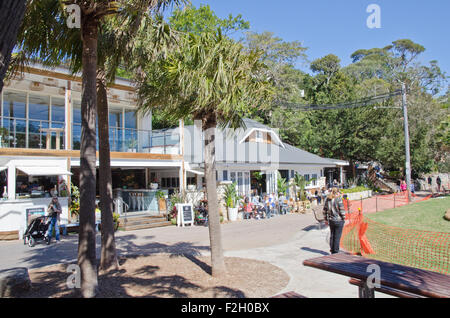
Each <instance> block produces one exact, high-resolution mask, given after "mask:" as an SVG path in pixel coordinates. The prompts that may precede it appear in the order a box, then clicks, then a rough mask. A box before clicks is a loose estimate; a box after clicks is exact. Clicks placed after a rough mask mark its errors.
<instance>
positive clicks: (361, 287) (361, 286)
mask: <svg viewBox="0 0 450 318" xmlns="http://www.w3.org/2000/svg"><path fill="white" fill-rule="evenodd" d="M348 282H349V283H350V284H351V285H354V286H358V288H359V297H360V298H363V297H362V296H363V295H362V293H363V292H364V291H363V290H364V287H365V286H364V285H365V283H364V282H363V281H362V280H359V279H356V278H350V280H349V281H348ZM374 291H376V292H380V293H383V294H387V295H391V296H395V297H398V298H425V297H423V296H419V295H416V294H412V293H408V292H404V291H401V290H397V289H394V288H391V287H386V286H380V287H375V288H374Z"/></svg>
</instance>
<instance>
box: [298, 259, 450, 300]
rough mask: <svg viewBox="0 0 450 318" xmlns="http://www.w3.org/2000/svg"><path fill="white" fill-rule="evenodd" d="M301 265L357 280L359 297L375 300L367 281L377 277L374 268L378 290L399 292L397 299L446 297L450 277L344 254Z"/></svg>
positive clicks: (309, 261)
mask: <svg viewBox="0 0 450 318" xmlns="http://www.w3.org/2000/svg"><path fill="white" fill-rule="evenodd" d="M303 265H305V266H309V267H314V268H318V269H321V270H325V271H328V272H332V273H336V274H340V275H344V276H347V277H350V278H353V279H356V280H358V281H360V282H361V283H359V282H358V284H359V285H358V288H359V296H360V297H361V298H373V297H375V296H374V295H375V293H374V292H375V290H376V289H375V288H374V286H369V284H368V280H370V279H373V278H374V277H373V276H372V275H375V274H377V273H376V272H374V271H373V269H374V268H377V269H378V274H379V275H378V279H379V281H378V282H379V285H378V286H377V288H378V289H380V291H383V292H386V291H389V292H391V293H394V292H395V293H400V292H401V294H398V296H402V297H404V296H407V295H408V294H409V295H408V296H412V297H430V298H450V276H449V275H445V274H440V273H436V272H431V271H427V270H423V269H418V268H414V267H409V266H404V265H398V264H393V263H388V262H382V261H378V260H373V259H368V258H364V257H361V256H355V255H349V254H345V253H338V254H333V255H327V256H323V257H318V258H314V259H309V260H305V261H304V262H303ZM355 283H356V281H355ZM361 285H362V286H361Z"/></svg>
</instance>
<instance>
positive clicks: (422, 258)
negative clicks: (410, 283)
mask: <svg viewBox="0 0 450 318" xmlns="http://www.w3.org/2000/svg"><path fill="white" fill-rule="evenodd" d="M344 202H345V201H344ZM348 205H349V202H345V206H346V208H347V207H348ZM354 206H356V209H358V210H357V211H354V209H355V208H354ZM341 247H342V249H344V250H346V251H348V252H350V253H352V254H361V255H362V256H365V257H368V258H373V259H378V260H381V261H385V262H391V263H396V264H402V265H406V266H411V267H416V268H422V269H426V270H430V271H435V272H439V273H443V274H450V233H441V232H427V231H419V230H409V229H402V228H397V227H392V226H388V225H385V224H381V223H378V222H375V221H373V220H371V219H370V218H365V217H364V215H363V213H362V211H361V210H360V207H358V204H354V202H350V213H349V214H347V218H346V225H345V226H344V229H343V233H342V239H341Z"/></svg>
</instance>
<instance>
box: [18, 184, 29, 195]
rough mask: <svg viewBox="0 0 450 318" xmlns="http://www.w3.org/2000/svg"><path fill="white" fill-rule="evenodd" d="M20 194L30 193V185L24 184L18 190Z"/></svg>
mask: <svg viewBox="0 0 450 318" xmlns="http://www.w3.org/2000/svg"><path fill="white" fill-rule="evenodd" d="M17 192H18V193H29V192H30V188H29V187H28V184H27V183H26V182H23V183H22V184H21V185H20V186H19V189H18V190H17Z"/></svg>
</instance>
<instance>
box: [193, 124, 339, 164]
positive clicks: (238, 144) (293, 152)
mask: <svg viewBox="0 0 450 318" xmlns="http://www.w3.org/2000/svg"><path fill="white" fill-rule="evenodd" d="M244 124H245V128H239V129H237V130H235V131H232V134H230V133H228V134H227V133H225V132H223V131H222V130H220V129H217V132H216V140H215V141H216V153H215V155H216V162H218V163H232V164H239V163H242V164H244V163H248V162H249V158H248V157H249V156H252V155H254V153H255V152H258V151H259V150H260V149H264V155H263V157H264V156H266V157H265V158H267V157H270V156H271V155H273V156H274V157H275V158H276V160H277V161H278V162H279V163H280V164H297V165H302V164H309V165H320V166H328V167H335V166H336V164H335V163H334V162H333V161H332V160H330V159H326V158H322V157H320V156H317V155H314V154H312V153H309V152H307V151H304V150H301V149H299V148H296V147H293V146H291V145H288V144H286V143H283V142H282V141H281V139H280V138H279V136H278V134H277V133H276V132H275V131H274V130H273V129H272V128H270V127H268V126H266V125H263V124H261V123H259V122H257V121H254V120H252V119H248V118H245V119H244ZM185 128H186V130H187V133H188V134H190V136H192V138H185V160H186V161H187V162H191V163H203V148H200V145H201V146H202V147H203V143H202V142H200V140H199V139H201V138H202V133H201V132H199V131H195V130H194V126H192V125H191V126H186V127H185ZM254 130H262V131H267V132H270V133H271V134H273V135H274V136H276V139H277V141H278V144H260V143H249V142H244V141H245V140H246V138H247V137H248V136H249V135H250V134H251V132H252V131H254ZM191 139H192V140H195V143H194V144H193V143H192V140H191ZM261 147H265V148H261ZM258 158H259V157H258ZM258 160H259V159H258ZM262 162H264V160H262ZM262 164H264V163H262Z"/></svg>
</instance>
